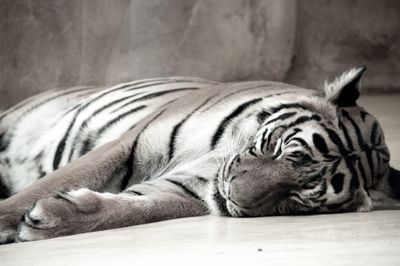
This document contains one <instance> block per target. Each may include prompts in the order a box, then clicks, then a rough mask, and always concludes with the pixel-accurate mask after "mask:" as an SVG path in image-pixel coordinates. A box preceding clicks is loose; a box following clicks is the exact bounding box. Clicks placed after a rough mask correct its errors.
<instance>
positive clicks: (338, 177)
mask: <svg viewBox="0 0 400 266" xmlns="http://www.w3.org/2000/svg"><path fill="white" fill-rule="evenodd" d="M331 184H332V187H333V192H334V193H335V194H339V193H340V192H342V190H343V185H344V174H343V173H337V174H335V175H334V176H333V177H332V179H331Z"/></svg>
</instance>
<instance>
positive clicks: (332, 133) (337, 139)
mask: <svg viewBox="0 0 400 266" xmlns="http://www.w3.org/2000/svg"><path fill="white" fill-rule="evenodd" d="M324 129H325V130H326V132H327V133H328V136H329V139H330V140H331V141H332V142H333V143H334V144H335V145H336V147H338V149H339V152H340V154H341V155H343V156H347V155H348V153H349V152H348V151H347V150H346V147H345V146H344V145H343V142H342V140H341V139H340V137H339V135H338V134H336V132H335V131H333V130H332V129H329V128H324Z"/></svg>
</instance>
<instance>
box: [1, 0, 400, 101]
mask: <svg viewBox="0 0 400 266" xmlns="http://www.w3.org/2000/svg"><path fill="white" fill-rule="evenodd" d="M398 14H400V1H395V0H393V1H390V0H384V1H375V0H364V1H361V0H359V1H344V0H336V1H328V0H310V1H296V0H280V1H275V0H263V1H261V0H260V1H256V0H219V1H213V0H200V1H195V0H112V1H111V0H35V1H27V0H0V96H1V97H0V108H1V107H7V106H10V105H12V104H14V103H16V102H17V101H20V100H21V99H23V98H26V97H27V96H29V95H32V94H35V93H37V92H39V91H43V90H48V89H52V88H63V87H69V86H74V85H90V84H111V83H115V82H121V81H126V80H131V79H135V78H146V77H155V76H169V75H193V76H200V77H204V78H208V79H213V80H220V81H232V80H250V79H272V80H285V81H289V82H292V83H296V84H300V85H303V86H309V87H312V88H316V87H318V85H319V84H321V82H322V80H323V79H325V78H326V77H329V76H332V75H333V74H334V73H337V72H338V71H341V70H343V69H345V68H347V67H348V66H352V65H357V64H367V65H368V66H369V71H368V75H367V79H366V80H365V82H364V85H365V86H366V87H367V88H368V87H369V88H382V89H398V88H400V82H399V77H400V75H398V74H399V71H400V67H399V66H400V60H399V59H400V58H399V57H400V46H399V36H400V23H399V18H398Z"/></svg>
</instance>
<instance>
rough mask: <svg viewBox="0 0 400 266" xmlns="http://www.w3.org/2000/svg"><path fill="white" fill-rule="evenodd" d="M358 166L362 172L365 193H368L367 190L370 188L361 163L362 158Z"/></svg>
mask: <svg viewBox="0 0 400 266" xmlns="http://www.w3.org/2000/svg"><path fill="white" fill-rule="evenodd" d="M357 166H358V169H359V170H360V174H361V178H362V179H363V181H364V189H365V191H368V190H367V188H368V183H367V175H366V174H365V169H364V165H363V164H362V162H361V158H360V159H359V160H358V162H357ZM372 174H373V173H371V176H372Z"/></svg>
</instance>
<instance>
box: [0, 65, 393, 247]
mask: <svg viewBox="0 0 400 266" xmlns="http://www.w3.org/2000/svg"><path fill="white" fill-rule="evenodd" d="M362 72H363V69H358V70H352V71H350V72H348V73H346V74H345V75H344V76H342V77H341V78H339V79H337V80H336V81H335V82H334V83H332V84H328V85H326V89H325V95H320V94H319V93H318V92H316V91H312V90H306V89H302V88H299V87H295V86H292V85H288V84H283V83H276V82H243V83H227V84H219V83H215V82H210V81H206V80H201V79H195V78H160V79H150V80H141V81H134V82H131V83H125V84H121V85H118V86H115V87H112V88H109V89H95V88H75V89H71V90H68V91H58V92H48V93H44V94H42V95H39V96H36V97H34V98H31V99H29V100H27V101H26V102H24V103H22V104H20V105H17V106H16V107H14V108H11V109H10V110H9V111H6V112H4V113H3V114H1V115H0V178H1V180H0V181H1V183H2V190H1V191H2V193H3V195H4V196H11V195H13V194H15V195H14V196H12V197H11V198H9V199H7V200H5V201H3V202H0V241H1V242H9V241H13V240H14V239H16V240H18V241H28V240H35V239H43V238H49V237H55V236H60V235H68V234H73V233H80V232H87V231H94V230H101V229H107V228H115V227H121V226H127V225H134V224H140V223H144V222H151V221H157V220H165V219H171V218H178V217H187V216H196V215H206V214H216V215H229V216H262V215H275V214H291V213H322V212H324V213H325V212H337V211H356V210H359V211H360V210H361V211H367V210H371V209H372V208H373V207H374V206H375V205H380V204H382V202H383V201H384V202H387V201H388V199H391V198H393V197H394V195H395V192H393V191H392V190H391V189H390V185H391V184H392V183H390V182H389V181H388V180H389V179H390V178H389V176H394V175H393V174H392V173H394V170H393V169H392V168H390V167H389V152H388V149H387V147H386V145H385V143H384V138H383V133H382V131H381V129H380V127H379V124H378V123H377V121H376V120H375V118H373V117H372V116H371V115H370V114H368V113H367V112H366V111H365V110H364V109H362V108H361V107H358V106H357V105H356V104H355V101H356V100H357V98H358V95H356V96H354V95H353V94H354V93H356V94H357V93H358V82H359V79H360V77H361V74H362ZM343 97H344V98H343ZM354 97H355V98H354ZM83 155H85V156H83ZM81 156H83V157H81ZM80 157H81V158H80ZM78 158H79V159H78ZM72 161H73V162H72ZM71 162H72V163H71ZM64 166H65V167H64ZM59 168H60V169H59ZM57 169H59V170H57ZM56 170H57V171H56ZM42 177H43V178H42ZM38 179H41V180H40V181H38V182H35V181H36V180H38ZM390 180H391V179H390ZM32 183H34V184H33V185H32V186H30V187H29V188H27V189H25V188H26V187H27V186H29V185H30V184H32ZM24 189H25V190H24ZM60 190H61V192H57V191H60ZM20 191H22V192H20ZM55 192H57V193H56V194H54V193H55ZM37 200H39V201H37ZM36 201H37V203H36V204H35V205H34V207H32V208H31V209H29V211H28V212H26V213H25V211H26V210H27V208H29V207H30V206H31V204H33V203H34V202H36ZM11 206H13V207H11ZM7 208H13V209H12V210H10V209H7ZM23 213H25V215H24V218H23V220H22V221H21V222H19V217H20V216H21V215H22V214H23ZM66 213H67V214H66ZM66 215H67V216H68V217H65V216H66ZM17 216H18V219H16V217H17ZM71 224H72V226H71ZM17 228H18V231H17Z"/></svg>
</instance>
